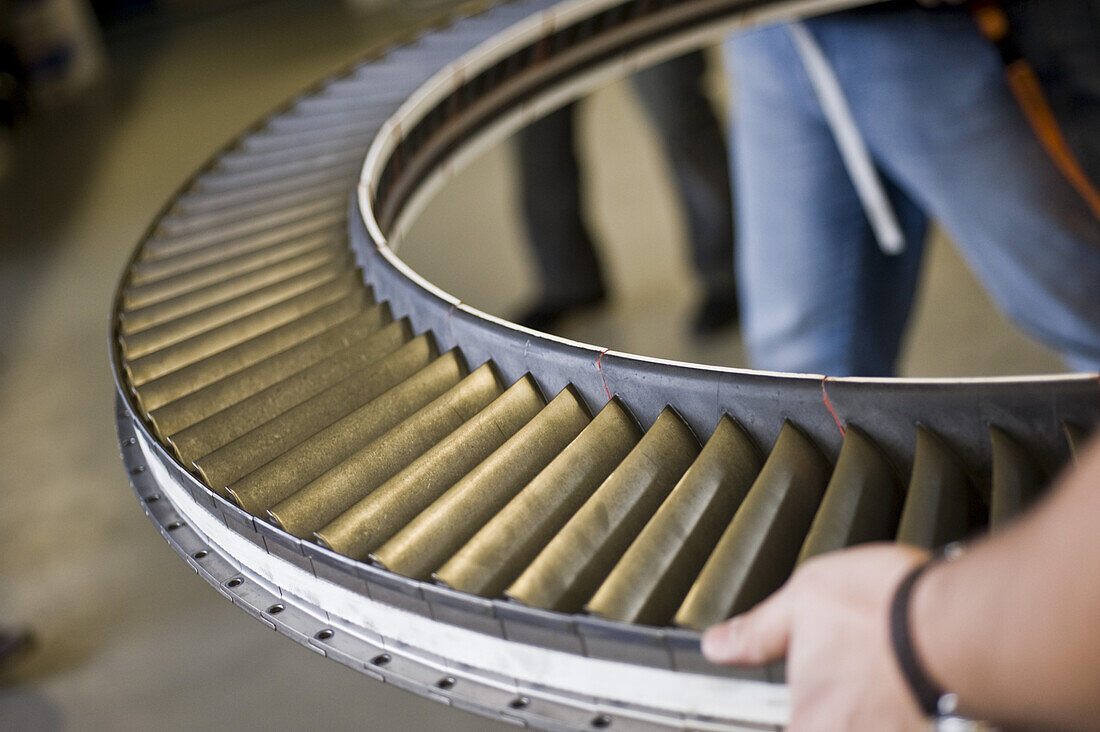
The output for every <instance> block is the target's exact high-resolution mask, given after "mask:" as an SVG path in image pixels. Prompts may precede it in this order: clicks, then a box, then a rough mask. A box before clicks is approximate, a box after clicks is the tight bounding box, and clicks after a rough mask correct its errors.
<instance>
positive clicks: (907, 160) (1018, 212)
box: [811, 10, 1100, 370]
mask: <svg viewBox="0 0 1100 732" xmlns="http://www.w3.org/2000/svg"><path fill="white" fill-rule="evenodd" d="M811 27H812V29H813V32H814V33H815V35H816V37H817V38H818V41H819V43H820V44H821V45H822V47H823V48H824V49H825V52H826V54H827V55H828V56H829V57H830V59H831V60H832V62H833V64H834V67H835V70H836V72H837V76H838V77H839V78H840V81H841V84H842V86H843V87H844V89H845V92H846V94H847V95H848V100H849V103H850V105H851V107H852V111H853V114H854V115H855V117H856V120H857V123H858V124H859V126H860V128H861V130H862V131H863V133H864V135H865V138H866V141H867V144H868V146H869V148H870V149H871V151H872V154H873V155H874V156H875V158H876V160H877V162H878V164H879V165H880V167H881V168H882V169H883V170H884V171H885V172H886V173H887V175H888V176H889V177H890V178H891V179H893V180H895V181H897V183H898V184H899V185H900V186H901V187H903V188H905V189H906V190H908V191H910V192H912V193H913V195H914V198H915V199H916V200H917V202H918V203H919V204H920V206H921V207H922V208H923V209H924V210H925V211H927V212H928V213H929V215H931V216H933V217H935V218H936V219H938V220H939V221H940V222H941V223H942V224H943V225H944V226H945V227H946V228H947V230H948V231H949V232H950V233H951V234H952V237H953V238H954V239H955V241H956V242H957V244H958V246H959V248H960V250H961V252H962V254H963V256H964V258H965V259H966V261H967V262H968V263H969V265H970V267H971V268H972V269H973V270H974V271H975V273H976V274H977V276H978V278H979V279H980V280H981V281H982V283H983V284H984V285H985V287H986V288H987V289H988V291H989V292H990V294H991V295H992V297H993V299H994V300H995V301H996V302H997V303H998V305H999V306H1000V307H1001V308H1002V309H1003V310H1004V311H1005V312H1006V313H1007V314H1008V315H1009V316H1010V317H1011V318H1013V320H1015V321H1016V322H1017V323H1018V324H1019V325H1020V326H1022V327H1023V328H1024V329H1025V330H1027V331H1029V332H1031V333H1032V334H1034V335H1036V336H1037V337H1039V338H1040V339H1042V340H1044V341H1046V342H1047V343H1048V344H1050V345H1052V346H1053V347H1054V348H1056V349H1058V350H1059V351H1061V352H1062V353H1063V355H1064V357H1065V358H1066V360H1067V362H1069V363H1070V364H1071V365H1072V366H1074V367H1077V368H1082V369H1087V370H1096V369H1098V368H1100V222H1098V221H1097V220H1096V219H1095V218H1094V217H1093V216H1092V214H1091V212H1090V211H1089V210H1088V208H1087V206H1086V205H1085V204H1084V202H1083V201H1082V200H1081V199H1080V198H1079V197H1078V195H1077V194H1076V192H1075V191H1074V190H1073V189H1072V187H1071V186H1070V185H1069V184H1068V183H1067V182H1066V181H1065V180H1064V178H1063V177H1062V175H1061V174H1060V172H1059V171H1058V170H1057V168H1056V167H1055V166H1054V164H1053V163H1052V162H1051V161H1050V160H1049V158H1048V157H1047V155H1046V154H1045V152H1044V151H1043V150H1042V148H1041V146H1040V145H1039V143H1038V141H1037V140H1036V139H1035V137H1034V135H1033V134H1032V133H1031V130H1030V128H1029V127H1028V126H1027V123H1026V121H1025V120H1024V118H1023V115H1022V113H1021V112H1020V111H1019V109H1018V107H1017V106H1016V103H1015V101H1014V99H1013V98H1012V96H1011V93H1010V91H1009V89H1008V86H1007V84H1006V82H1005V80H1004V74H1003V69H1002V67H1001V64H1000V60H999V58H998V57H997V54H996V53H995V51H994V50H993V49H992V47H990V46H989V45H988V44H987V43H986V42H985V41H984V40H983V39H982V38H981V37H980V35H979V34H978V32H977V30H976V28H975V26H974V24H973V22H972V20H971V19H970V18H969V17H968V15H967V14H966V13H961V12H960V13H956V12H937V13H930V12H926V11H921V10H897V11H896V12H893V13H884V14H879V15H876V16H874V17H860V16H856V17H845V16H838V17H835V18H822V19H818V20H815V21H813V22H812V24H811Z"/></svg>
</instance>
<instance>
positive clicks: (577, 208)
mask: <svg viewBox="0 0 1100 732" xmlns="http://www.w3.org/2000/svg"><path fill="white" fill-rule="evenodd" d="M575 111H576V110H575V105H572V104H570V105H568V106H566V107H564V108H562V109H559V110H557V111H555V112H552V113H550V114H549V115H547V116H546V117H544V118H542V119H540V120H538V121H536V122H534V123H533V124H531V125H528V126H527V127H525V128H523V129H521V130H520V131H519V132H518V133H516V137H515V141H516V154H517V162H518V164H519V187H520V194H521V200H522V204H523V215H524V223H525V225H526V227H527V236H528V239H529V240H530V242H531V251H532V252H533V253H534V255H535V261H536V264H537V267H536V270H537V271H536V274H537V275H538V278H539V282H540V283H541V285H542V293H543V299H544V300H545V301H547V302H549V303H551V304H563V303H571V302H577V301H579V300H584V299H586V298H589V297H591V296H592V295H594V294H598V293H601V292H603V280H602V278H601V276H600V264H599V260H598V258H597V257H596V249H595V247H594V246H593V244H592V239H591V237H590V236H589V233H588V228H587V227H586V226H585V223H584V220H583V212H582V206H581V179H580V171H579V169H578V165H577V153H576V148H575V140H574V132H575V126H576V125H575V119H576V116H575V114H574V113H575Z"/></svg>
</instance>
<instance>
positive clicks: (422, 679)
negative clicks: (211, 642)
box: [116, 399, 788, 729]
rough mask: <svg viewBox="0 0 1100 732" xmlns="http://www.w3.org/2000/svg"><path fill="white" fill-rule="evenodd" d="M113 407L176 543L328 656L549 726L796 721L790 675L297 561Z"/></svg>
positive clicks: (127, 459)
mask: <svg viewBox="0 0 1100 732" xmlns="http://www.w3.org/2000/svg"><path fill="white" fill-rule="evenodd" d="M117 406H118V413H117V415H116V416H117V428H118V434H119V440H120V443H121V445H122V458H123V463H124V464H125V466H126V468H127V470H128V472H129V474H130V480H131V483H132V485H133V487H134V491H135V493H136V494H137V496H138V498H139V500H140V501H141V503H142V507H143V509H144V510H145V513H146V515H147V516H148V517H149V518H150V520H152V521H153V523H154V525H156V526H157V528H158V530H159V531H160V532H161V535H162V536H163V537H164V539H165V540H166V541H167V542H168V544H169V545H170V546H171V547H172V548H173V549H175V550H176V552H177V553H179V554H180V556H181V557H183V558H184V560H185V561H187V563H188V564H189V565H190V566H191V567H192V569H194V570H195V571H196V572H197V573H198V574H199V575H200V576H201V577H202V578H203V579H205V580H206V581H208V582H209V583H210V584H211V585H213V586H214V587H216V588H217V589H218V591H219V592H221V593H222V594H223V595H225V596H226V598H228V599H229V600H230V601H231V602H233V604H235V605H237V606H239V607H240V608H241V609H243V610H244V611H245V612H247V613H248V614H249V615H252V616H253V617H255V618H257V619H259V620H260V621H261V622H263V623H264V624H265V625H267V626H269V627H270V628H272V629H273V630H277V631H279V632H281V633H282V634H284V635H286V636H288V637H290V638H292V639H294V640H295V641H297V642H299V643H301V644H303V645H305V646H306V647H308V648H310V649H311V650H313V651H315V652H317V653H320V654H321V655H324V656H326V657H329V658H332V659H334V660H336V661H339V662H341V663H343V664H345V665H346V666H349V667H351V668H354V669H356V670H358V671H361V672H363V673H366V674H367V675H369V676H372V677H374V678H376V679H379V680H384V681H387V682H390V683H394V684H396V685H398V686H400V687H402V688H405V689H408V690H410V691H413V692H415V693H417V694H420V695H422V696H425V697H428V698H430V699H433V700H436V701H441V702H443V703H447V704H453V705H455V706H458V707H462V708H465V709H468V710H470V711H475V712H478V713H481V714H486V715H488V716H499V717H501V718H502V719H505V720H511V721H518V722H522V723H524V724H529V725H531V726H535V727H539V728H545V729H575V728H578V727H585V726H589V725H590V724H592V723H593V722H594V720H618V721H619V722H620V724H619V725H618V726H629V727H631V728H645V729H648V728H653V729H680V728H684V727H685V725H686V726H688V727H690V728H692V729H739V728H740V729H775V728H777V727H778V726H779V725H782V724H783V723H784V721H785V719H786V717H787V705H788V700H787V694H786V688H785V686H783V685H782V684H776V683H768V682H766V681H752V680H745V679H735V678H721V677H715V676H707V675H702V674H694V673H685V672H683V671H672V670H661V669H657V668H646V667H643V666H639V665H636V664H630V663H624V662H617V661H611V660H606V659H600V658H588V657H585V656H580V655H577V654H573V653H567V652H563V651H556V650H551V649H547V648H539V647H536V646H532V645H529V644H526V643H520V642H516V641H511V640H507V639H503V638H493V637H491V636H489V635H486V634H484V633H479V632H476V631H473V630H467V629H464V628H460V627H456V626H454V625H452V624H449V623H446V622H441V621H438V620H435V619H433V618H432V617H430V616H424V615H420V614H417V613H415V612H412V611H409V610H406V609H402V608H399V607H394V606H392V605H389V604H386V603H384V602H379V601H378V600H375V599H372V598H371V597H370V596H368V590H367V585H366V583H365V581H364V580H363V579H361V578H359V577H356V576H347V575H343V576H341V575H339V574H337V573H336V572H334V571H333V569H335V568H323V567H322V566H321V564H320V561H319V560H318V557H316V556H315V557H313V558H306V562H305V563H302V562H298V563H295V562H293V561H290V560H288V558H286V557H285V555H284V556H279V555H277V554H275V553H272V552H271V551H270V545H269V544H267V543H266V541H265V540H266V539H267V538H268V537H265V535H264V534H262V533H260V532H259V531H257V530H256V527H255V525H245V524H244V523H242V522H241V521H239V520H238V519H239V518H241V516H240V515H236V514H234V513H233V512H232V511H229V512H227V511H226V509H227V508H230V509H231V508H232V507H231V506H228V504H226V505H225V506H216V502H214V501H212V500H211V498H212V497H211V496H209V495H208V493H207V492H206V489H205V488H204V487H203V486H201V485H199V484H197V483H196V482H195V481H194V479H191V478H190V476H187V475H186V474H184V473H182V471H180V469H179V468H178V466H177V465H176V464H175V463H174V461H173V460H171V459H170V458H169V457H168V456H167V455H166V454H165V453H164V452H163V450H161V449H159V446H158V445H156V443H155V442H154V441H153V440H152V439H151V438H150V437H149V436H148V435H147V433H146V432H145V430H144V429H143V428H142V426H141V425H140V424H139V423H137V422H136V421H135V420H134V417H133V416H132V415H131V413H130V412H129V410H128V409H127V408H126V405H125V403H124V402H123V401H122V400H121V399H118V400H117ZM223 503H224V502H223ZM239 513H240V512H237V514H239ZM245 516H246V515H245ZM311 560H312V561H311ZM307 567H308V568H307ZM337 571H338V570H337ZM609 723H610V722H608V721H601V722H599V723H597V726H606V724H609Z"/></svg>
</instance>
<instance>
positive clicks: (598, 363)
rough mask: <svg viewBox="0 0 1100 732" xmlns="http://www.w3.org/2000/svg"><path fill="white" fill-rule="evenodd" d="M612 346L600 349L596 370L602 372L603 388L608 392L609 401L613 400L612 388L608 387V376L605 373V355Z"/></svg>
mask: <svg viewBox="0 0 1100 732" xmlns="http://www.w3.org/2000/svg"><path fill="white" fill-rule="evenodd" d="M610 350H611V349H610V348H605V349H603V350H602V351H600V355H599V356H597V357H596V371H598V372H600V380H601V381H602V382H603V390H604V391H606V392H607V401H611V389H609V388H607V378H606V377H605V376H604V375H603V363H602V362H603V355H604V354H605V353H607V352H608V351H610Z"/></svg>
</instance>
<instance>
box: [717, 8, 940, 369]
mask: <svg viewBox="0 0 1100 732" xmlns="http://www.w3.org/2000/svg"><path fill="white" fill-rule="evenodd" d="M726 58H727V65H728V66H729V67H730V70H731V72H732V73H731V75H732V78H733V84H734V89H735V90H736V95H737V101H736V110H735V111H736V123H735V124H734V129H733V139H734V144H733V145H732V147H733V150H734V154H733V159H734V161H735V164H734V180H735V183H734V186H735V188H736V190H737V192H738V200H737V203H738V234H737V241H738V246H737V252H738V266H737V272H738V286H739V293H740V295H741V303H742V304H741V312H742V333H743V335H744V337H745V341H746V347H747V350H748V353H749V359H750V361H751V363H752V365H753V366H754V367H756V368H762V369H770V370H782V371H799V372H812V373H824V374H828V375H831V376H848V375H861V376H882V375H888V374H890V373H892V372H893V368H894V361H895V359H896V357H897V352H898V348H899V342H900V338H901V334H902V332H903V330H904V324H905V320H906V318H907V316H908V313H909V307H910V304H911V302H912V299H913V293H914V290H915V287H916V280H917V274H918V269H919V263H920V256H921V251H922V246H923V242H924V237H925V227H926V222H925V217H924V215H923V213H922V212H921V210H920V208H919V207H917V206H916V205H914V203H913V202H912V200H911V199H910V198H909V196H908V195H906V193H905V192H904V191H903V190H902V189H901V188H900V187H898V186H896V185H893V184H892V183H891V182H890V181H889V180H887V181H886V184H887V190H888V193H889V194H890V197H891V200H892V203H893V205H894V207H895V211H896V213H897V215H898V219H899V222H900V223H901V225H902V228H903V231H904V233H905V236H906V242H907V246H906V249H905V252H904V253H903V254H901V255H898V256H888V255H885V254H883V253H882V252H881V250H880V249H879V247H878V244H877V242H876V240H875V238H874V235H873V232H872V231H871V228H870V225H869V224H868V222H867V218H866V215H865V214H864V212H863V208H862V207H861V204H860V201H859V199H858V197H857V196H856V192H855V189H854V188H853V187H852V184H851V182H850V180H849V178H848V175H847V172H846V170H845V168H844V164H843V161H842V160H841V158H840V154H839V152H838V150H837V147H836V143H835V141H834V140H833V136H832V133H831V131H830V129H829V127H828V125H827V123H826V121H825V119H824V117H823V114H822V112H821V108H820V105H819V104H818V103H817V100H816V97H815V95H814V92H813V89H812V87H811V85H810V81H809V79H808V78H807V76H806V73H805V70H804V69H803V67H802V64H801V61H800V60H799V57H798V54H797V52H796V50H795V48H794V46H793V45H792V43H791V40H790V37H789V36H788V34H787V32H786V30H785V29H783V28H766V29H763V30H757V31H753V32H750V33H747V34H744V35H740V36H735V37H734V38H732V39H731V40H730V41H729V42H728V43H727V45H726Z"/></svg>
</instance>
